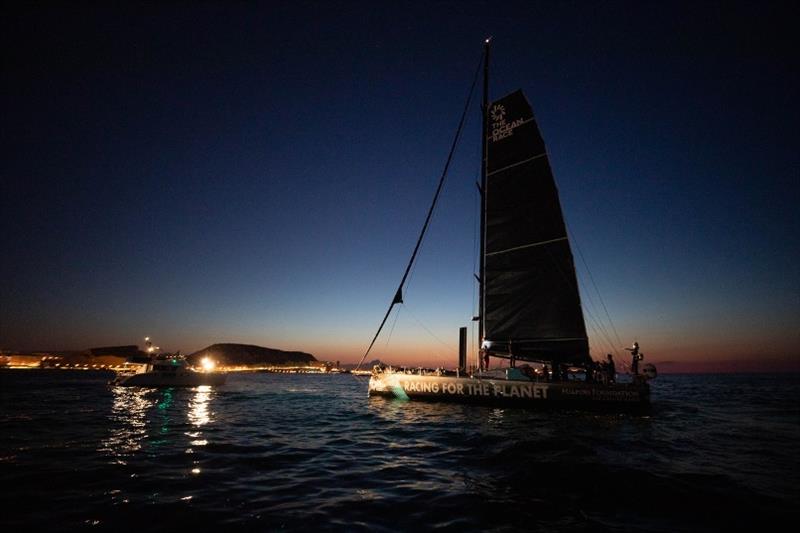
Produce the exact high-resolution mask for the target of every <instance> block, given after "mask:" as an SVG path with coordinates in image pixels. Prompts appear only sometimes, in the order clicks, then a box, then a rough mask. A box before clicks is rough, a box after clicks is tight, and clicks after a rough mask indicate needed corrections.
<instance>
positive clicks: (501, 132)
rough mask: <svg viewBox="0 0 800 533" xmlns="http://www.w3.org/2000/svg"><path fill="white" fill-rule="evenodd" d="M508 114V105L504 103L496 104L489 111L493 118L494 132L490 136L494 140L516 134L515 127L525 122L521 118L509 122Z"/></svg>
mask: <svg viewBox="0 0 800 533" xmlns="http://www.w3.org/2000/svg"><path fill="white" fill-rule="evenodd" d="M506 114H507V111H506V107H505V106H504V105H503V104H495V105H493V106H492V109H491V110H490V111H489V115H490V116H491V118H492V133H491V136H490V139H491V140H492V142H496V141H499V140H500V139H505V138H506V137H511V136H512V135H514V128H516V127H517V126H519V125H521V124H523V123H524V122H525V120H524V119H521V118H518V119H516V120H512V121H511V122H508V121H506Z"/></svg>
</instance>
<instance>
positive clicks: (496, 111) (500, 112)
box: [492, 104, 506, 122]
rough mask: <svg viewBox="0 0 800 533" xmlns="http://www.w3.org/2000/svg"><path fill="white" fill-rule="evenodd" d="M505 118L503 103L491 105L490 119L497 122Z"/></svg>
mask: <svg viewBox="0 0 800 533" xmlns="http://www.w3.org/2000/svg"><path fill="white" fill-rule="evenodd" d="M504 118H506V106H504V105H503V104H495V105H494V106H492V120H494V121H495V122H499V121H501V120H503V119H504Z"/></svg>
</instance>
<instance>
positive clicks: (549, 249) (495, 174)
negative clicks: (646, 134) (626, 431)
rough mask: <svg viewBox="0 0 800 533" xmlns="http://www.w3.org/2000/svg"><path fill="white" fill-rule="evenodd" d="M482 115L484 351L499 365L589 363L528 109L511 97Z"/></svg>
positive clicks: (566, 249)
mask: <svg viewBox="0 0 800 533" xmlns="http://www.w3.org/2000/svg"><path fill="white" fill-rule="evenodd" d="M487 114H488V119H489V127H488V128H487V131H486V137H487V144H488V157H487V181H486V211H485V217H486V218H485V220H486V222H485V224H486V235H485V250H484V256H483V260H484V261H485V283H484V284H483V291H484V295H483V296H484V304H483V305H484V307H483V314H484V317H485V318H484V319H485V328H484V332H485V333H484V342H485V346H486V348H487V350H488V351H489V353H490V354H492V355H495V356H501V357H515V358H519V359H526V360H544V361H553V362H559V363H578V364H580V363H586V362H589V361H590V358H589V344H588V340H587V336H586V326H585V323H584V319H583V313H582V310H581V306H580V295H579V293H578V284H577V278H576V276H575V266H574V261H573V258H572V252H571V250H570V246H569V240H568V239H567V231H566V226H565V224H564V219H563V215H562V212H561V204H560V201H559V198H558V190H557V188H556V184H555V181H554V179H553V174H552V171H551V169H550V162H549V159H548V157H547V151H546V149H545V145H544V141H543V140H542V136H541V134H540V132H539V128H538V126H537V124H536V120H535V118H534V116H533V111H532V109H531V106H530V104H529V103H528V101H527V99H526V98H525V96H524V94H523V93H522V91H516V92H514V93H512V94H510V95H508V96H505V97H503V98H501V99H500V100H497V101H496V102H493V103H492V104H491V105H490V106H489V112H488V113H487Z"/></svg>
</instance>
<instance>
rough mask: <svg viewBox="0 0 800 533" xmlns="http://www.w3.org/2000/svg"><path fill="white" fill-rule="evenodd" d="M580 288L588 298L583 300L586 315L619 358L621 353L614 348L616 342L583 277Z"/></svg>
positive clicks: (579, 282)
mask: <svg viewBox="0 0 800 533" xmlns="http://www.w3.org/2000/svg"><path fill="white" fill-rule="evenodd" d="M578 286H579V287H581V288H582V289H583V293H584V295H585V296H586V298H584V299H582V300H581V306H582V307H583V310H584V311H585V312H586V314H587V315H589V317H590V318H591V319H592V320H593V321H594V323H595V324H596V325H597V328H598V329H597V330H595V332H596V333H598V335H599V334H600V333H602V334H603V336H604V337H605V341H607V342H608V347H609V348H611V351H612V352H614V353H616V354H617V356H619V352H618V351H617V348H616V347H615V346H614V342H613V341H612V340H611V337H610V336H609V333H608V330H607V328H606V327H605V325H604V324H603V322H602V321H601V320H600V319H599V318H598V316H599V313H598V312H597V308H596V305H595V303H594V299H593V298H592V294H591V292H589V291H588V290H586V282H585V280H583V277H582V276H580V277H579V279H578ZM601 340H602V339H601Z"/></svg>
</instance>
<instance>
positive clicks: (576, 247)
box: [564, 222, 623, 346]
mask: <svg viewBox="0 0 800 533" xmlns="http://www.w3.org/2000/svg"><path fill="white" fill-rule="evenodd" d="M564 225H565V226H566V225H567V223H566V222H564ZM567 233H569V234H570V236H571V239H572V242H573V243H575V249H576V250H578V255H579V256H581V261H582V262H583V266H584V267H586V272H587V273H588V274H589V279H590V280H591V282H592V285H593V286H594V290H595V292H596V293H597V297H598V298H599V299H600V304H601V305H602V306H603V309H604V310H605V312H606V317H608V323H609V324H611V329H612V330H613V331H614V336H615V337H616V339H617V342H618V343H619V346H622V345H623V344H622V341H621V340H620V338H619V335H618V334H617V328H615V327H614V321H613V320H611V315H610V314H609V312H608V309H607V308H606V303H605V302H604V301H603V296H602V295H601V294H600V290H599V289H598V288H597V284H596V283H595V282H594V276H592V271H591V270H589V265H588V264H587V263H586V259H585V258H584V257H583V252H581V247H580V246H578V241H577V240H576V239H575V235H574V234H573V233H572V232H571V231H570V229H569V226H567Z"/></svg>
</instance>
